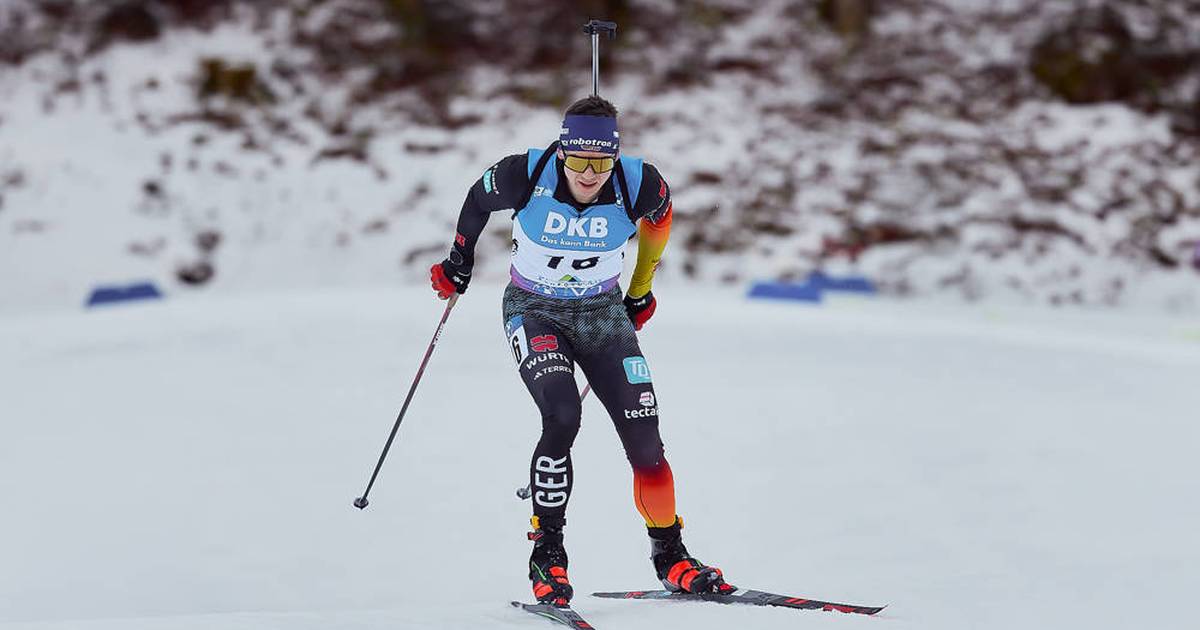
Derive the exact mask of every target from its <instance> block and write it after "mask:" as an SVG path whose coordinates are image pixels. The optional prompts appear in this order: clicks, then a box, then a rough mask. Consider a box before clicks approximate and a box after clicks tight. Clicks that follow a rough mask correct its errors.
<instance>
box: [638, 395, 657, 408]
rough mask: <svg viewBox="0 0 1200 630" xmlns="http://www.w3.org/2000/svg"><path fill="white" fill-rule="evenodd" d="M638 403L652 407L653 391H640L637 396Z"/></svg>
mask: <svg viewBox="0 0 1200 630" xmlns="http://www.w3.org/2000/svg"><path fill="white" fill-rule="evenodd" d="M638 403H639V404H641V406H643V407H653V406H654V392H642V395H641V396H640V397H638Z"/></svg>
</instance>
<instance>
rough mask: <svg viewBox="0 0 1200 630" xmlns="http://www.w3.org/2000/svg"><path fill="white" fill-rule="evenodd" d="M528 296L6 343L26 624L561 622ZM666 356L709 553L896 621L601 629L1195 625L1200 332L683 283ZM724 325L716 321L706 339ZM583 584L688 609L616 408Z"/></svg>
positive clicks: (581, 490)
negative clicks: (653, 529) (632, 478)
mask: <svg viewBox="0 0 1200 630" xmlns="http://www.w3.org/2000/svg"><path fill="white" fill-rule="evenodd" d="M499 292H500V288H499V286H498V285H496V284H488V283H480V284H479V285H478V286H475V287H473V289H472V291H471V292H470V293H469V295H468V296H467V297H466V298H465V299H464V300H462V301H461V302H460V304H459V306H458V307H457V308H456V309H455V312H454V313H453V314H452V317H451V319H450V323H449V325H448V328H447V330H446V333H445V335H444V336H443V338H442V343H441V345H440V347H439V348H438V351H437V353H436V354H435V356H434V358H433V361H432V365H431V367H430V370H429V371H428V373H427V375H426V379H425V382H424V383H423V384H422V387H421V389H420V390H419V391H418V394H417V398H416V400H415V402H414V403H413V406H412V408H411V410H410V413H409V417H408V418H407V419H406V421H405V424H404V426H403V427H402V428H401V433H400V441H399V442H398V445H397V447H396V448H394V449H393V451H392V454H391V456H390V460H389V461H388V463H387V464H386V466H385V468H384V470H383V473H382V476H381V478H380V481H379V483H378V484H377V485H376V487H375V490H374V491H373V493H372V505H371V507H370V508H368V509H367V510H366V511H363V512H360V511H359V510H356V509H354V508H352V507H351V506H350V501H351V500H352V499H353V498H354V497H355V496H357V494H358V493H360V492H361V490H362V487H363V484H364V483H365V482H366V479H367V476H368V475H369V473H370V470H371V467H372V466H373V464H374V461H375V458H376V456H377V455H378V452H379V448H380V447H381V446H382V442H383V440H384V438H385V437H386V434H387V431H388V429H389V428H390V425H391V422H392V420H393V419H394V417H395V416H394V414H395V412H396V409H397V407H398V405H399V403H400V402H401V400H402V398H403V394H404V390H405V388H406V387H407V384H408V381H409V379H410V378H411V376H412V374H413V372H414V371H415V368H416V365H417V363H418V361H419V358H420V354H421V352H422V351H423V350H424V347H425V344H426V343H427V342H428V340H429V337H430V335H431V334H432V332H433V326H434V324H435V323H436V319H437V316H438V315H439V314H440V309H441V306H440V304H439V303H437V302H436V300H434V299H432V298H431V297H430V296H429V295H428V294H427V293H426V292H425V291H418V290H393V291H365V290H364V291H358V292H354V291H336V292H326V293H311V292H310V293H297V294H276V295H271V296H264V297H258V298H237V299H233V298H224V299H214V300H186V299H185V300H176V301H172V302H167V303H162V304H156V305H147V306H139V307H129V308H118V309H113V310H104V311H98V312H93V313H89V314H62V315H54V316H47V317H32V316H26V317H16V318H7V319H0V419H2V425H3V427H4V429H3V440H0V504H2V505H3V506H4V517H3V519H2V520H0V523H2V525H0V558H2V561H0V629H3V630H16V629H18V628H20V629H22V630H24V629H33V628H36V629H39V630H68V629H69V630H117V629H120V630H143V629H144V630H149V629H154V630H199V629H201V628H204V629H214V630H242V629H251V628H253V629H256V630H257V629H260V628H278V629H282V630H298V629H308V628H312V629H314V630H316V629H321V630H328V629H332V628H339V629H359V628H363V629H365V628H389V629H395V628H478V627H497V628H549V627H551V626H550V625H549V624H548V623H547V622H543V621H541V620H538V619H536V618H532V617H528V618H527V616H525V615H523V613H519V612H517V611H514V610H511V609H509V608H508V607H507V605H506V602H507V601H508V600H510V599H514V598H526V597H527V596H528V593H527V591H528V586H527V583H526V580H525V578H524V570H523V566H524V562H525V559H526V556H527V553H528V543H527V542H526V541H525V540H524V535H523V533H524V531H525V527H526V518H527V510H528V505H527V504H524V503H522V502H520V501H518V500H516V499H515V498H514V497H513V489H514V488H515V487H516V486H518V485H520V484H521V483H522V482H523V478H524V475H525V470H526V465H527V462H528V456H529V453H530V451H531V449H532V446H533V443H534V441H535V439H536V435H537V431H538V422H537V419H536V416H535V411H534V408H533V405H532V403H531V402H530V401H529V400H528V397H527V394H526V393H525V392H524V391H523V388H522V387H521V385H520V382H519V380H518V378H517V376H516V374H515V372H514V370H513V367H512V365H511V362H510V359H509V357H508V353H507V352H506V349H505V347H504V341H503V337H502V334H501V333H500V321H499V319H500V318H499V313H498V311H499V308H498V298H499ZM660 300H661V308H660V312H659V314H658V315H657V316H656V318H655V319H654V321H653V322H651V324H650V326H649V327H648V328H647V330H646V331H645V332H644V334H643V335H642V339H643V343H644V347H645V350H646V353H647V355H648V357H649V359H650V362H651V364H652V366H653V370H654V373H655V377H656V383H657V387H658V390H659V394H660V398H661V404H662V412H663V416H662V421H663V433H664V439H665V441H666V443H667V447H668V456H669V457H670V458H671V462H672V466H673V467H674V469H675V472H676V477H677V480H678V493H679V505H680V511H681V513H682V514H683V515H684V516H685V518H686V519H687V523H688V528H687V531H686V535H687V540H688V542H689V544H690V546H691V548H692V550H693V552H695V553H696V554H697V555H698V556H699V557H700V558H702V559H704V560H706V561H709V562H713V563H715V564H719V565H720V566H721V567H723V568H724V569H725V571H726V573H727V575H728V576H730V578H731V581H733V582H734V583H737V584H739V585H743V586H750V587H756V588H762V589H771V590H779V591H787V592H792V593H795V594H799V595H809V596H813V597H821V598H829V599H841V600H846V601H853V602H861V603H868V604H876V603H878V604H885V603H886V604H890V607H889V608H888V609H887V610H886V611H885V612H884V613H882V614H881V615H880V617H879V618H865V617H858V616H848V615H840V614H834V613H820V612H797V611H787V610H774V609H765V610H760V609H745V608H727V607H718V606H705V605H688V604H678V605H665V604H657V603H653V602H621V601H599V600H593V599H591V598H587V597H580V598H579V599H578V602H577V604H578V607H579V608H580V609H581V610H583V611H584V612H585V613H586V614H587V616H588V617H589V619H590V620H591V621H592V622H593V623H594V624H595V625H596V626H597V627H598V628H601V629H609V628H626V629H636V628H646V629H650V628H662V627H664V626H668V625H672V626H677V627H689V628H728V627H745V628H834V627H837V628H850V627H854V628H867V627H879V628H884V627H886V628H889V629H893V630H899V629H901V628H903V629H909V628H912V629H918V628H919V629H921V630H943V629H944V630H952V629H953V630H959V629H961V628H996V629H1011V628H1017V627H1020V628H1089V629H1092V630H1105V629H1117V628H1132V627H1147V628H1156V629H1169V628H1187V627H1192V621H1193V620H1190V619H1188V618H1187V617H1186V616H1185V615H1186V613H1185V611H1183V610H1181V609H1180V605H1182V604H1185V603H1186V602H1189V601H1191V599H1192V597H1193V596H1194V594H1195V592H1196V591H1197V588H1198V587H1200V569H1198V568H1197V567H1200V543H1198V542H1197V539H1196V537H1195V532H1196V531H1200V507H1197V503H1196V502H1195V500H1194V498H1195V497H1196V496H1197V492H1198V491H1200V487H1198V486H1200V474H1198V473H1200V464H1197V463H1196V460H1195V458H1194V450H1195V445H1196V444H1197V443H1198V442H1197V440H1198V438H1200V428H1198V427H1197V425H1196V423H1195V421H1194V419H1195V415H1196V411H1195V410H1196V409H1197V406H1198V404H1200V393H1198V392H1197V390H1196V378H1195V375H1196V373H1197V370H1198V369H1200V322H1197V321H1195V320H1190V321H1189V320H1181V319H1165V318H1162V317H1158V316H1153V317H1151V316H1145V317H1142V316H1137V315H1132V314H1128V313H1126V314H1123V315H1115V314H1112V313H1073V314H1071V313H1047V312H1043V311H1024V310H1001V309H989V310H982V309H979V310H965V309H963V308H961V307H957V306H947V305H940V304H937V303H913V304H902V305H899V304H894V303H888V302H856V301H835V302H834V303H833V304H831V305H830V306H828V307H823V308H821V309H808V308H803V307H796V306H793V305H785V304H770V303H746V302H745V301H743V300H742V299H741V298H740V297H739V296H738V295H735V294H730V293H724V292H719V291H708V292H705V291H694V290H686V291H685V290H683V289H680V288H672V287H670V286H665V287H663V288H662V289H661V295H660ZM701 314H702V315H701ZM584 427H585V428H584V430H583V431H582V432H581V434H580V436H579V440H578V442H577V447H576V451H575V454H576V461H575V467H576V471H577V477H578V478H577V482H576V492H575V495H574V497H573V500H572V509H571V516H570V521H569V525H568V545H569V549H570V552H571V554H572V555H571V560H572V565H571V574H572V577H573V580H574V582H575V584H576V586H577V589H578V591H579V592H581V593H587V592H591V591H594V590H607V589H624V588H648V587H653V586H654V585H655V580H654V577H653V575H652V573H651V570H650V567H649V562H648V560H647V558H646V555H647V543H646V540H645V536H644V534H643V533H642V526H641V523H640V518H639V517H638V515H637V513H636V512H635V511H634V509H633V507H632V506H631V505H630V499H629V493H630V490H629V473H628V470H627V464H626V462H625V460H624V457H623V455H622V454H621V453H620V447H619V443H618V441H617V440H616V437H615V435H614V433H613V432H612V430H611V429H610V427H609V425H608V421H607V419H606V418H605V416H604V414H603V412H602V410H601V408H600V406H599V405H598V404H597V403H596V402H595V401H594V400H593V401H591V402H590V403H589V404H587V405H586V406H585V419H584Z"/></svg>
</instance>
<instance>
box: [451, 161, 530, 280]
mask: <svg viewBox="0 0 1200 630" xmlns="http://www.w3.org/2000/svg"><path fill="white" fill-rule="evenodd" d="M528 165H529V156H528V154H527V153H522V154H518V155H510V156H508V157H506V158H504V159H503V160H500V161H499V162H497V163H496V164H494V165H493V166H492V167H491V168H489V169H488V170H486V171H484V173H483V177H481V178H479V180H478V181H476V182H475V184H474V185H472V186H471V190H470V191H468V192H467V198H466V199H465V200H463V205H462V210H460V211H459V213H458V225H457V226H456V227H455V233H454V243H453V244H452V245H451V246H450V255H449V256H447V257H446V260H443V261H442V262H441V263H438V264H436V265H434V266H433V267H432V268H430V270H429V274H430V281H431V283H432V284H433V289H434V290H435V291H437V292H438V297H440V298H442V299H446V298H448V297H450V294H451V293H455V292H457V293H464V292H466V290H467V284H468V283H469V282H470V281H471V269H472V267H474V266H475V243H476V242H478V241H479V235H480V234H482V233H483V228H484V227H485V226H486V225H487V221H488V217H490V216H491V215H492V213H493V212H495V211H497V210H505V209H509V208H513V207H514V206H515V205H516V204H518V203H520V200H521V199H522V198H523V197H524V195H525V191H526V190H527V189H528V188H529V172H528Z"/></svg>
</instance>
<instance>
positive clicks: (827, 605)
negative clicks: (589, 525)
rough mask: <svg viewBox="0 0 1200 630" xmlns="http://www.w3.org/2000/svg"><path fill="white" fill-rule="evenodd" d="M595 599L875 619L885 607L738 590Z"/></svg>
mask: <svg viewBox="0 0 1200 630" xmlns="http://www.w3.org/2000/svg"><path fill="white" fill-rule="evenodd" d="M592 595H593V596H594V597H605V598H609V599H669V600H679V601H705V602H716V603H718V604H749V605H751V606H780V607H783V608H800V609H803V610H836V611H838V612H844V613H858V614H860V615H874V614H875V613H877V612H879V611H881V610H883V609H884V608H885V607H884V606H858V605H856V604H836V603H834V602H824V601H821V600H819V599H808V598H805V597H790V596H788V595H777V594H775V593H764V592H762V591H749V590H745V589H739V590H737V591H734V592H733V593H729V594H725V595H722V594H718V593H703V594H698V595H697V594H692V593H676V592H672V591H662V590H658V591H618V592H615V593H592Z"/></svg>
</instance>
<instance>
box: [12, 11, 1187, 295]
mask: <svg viewBox="0 0 1200 630" xmlns="http://www.w3.org/2000/svg"><path fill="white" fill-rule="evenodd" d="M588 17H607V18H610V19H614V20H616V21H617V22H618V23H619V24H620V31H619V33H618V38H617V39H616V40H615V41H613V42H611V43H610V42H605V43H604V46H603V50H604V55H603V60H602V67H603V72H602V93H604V94H606V95H607V96H609V97H610V98H611V99H612V100H613V101H614V102H616V103H617V105H618V107H620V108H621V110H622V123H621V124H622V130H623V132H624V133H623V137H624V138H626V139H627V147H628V150H629V151H630V152H632V153H637V154H641V155H645V156H646V157H648V158H649V159H651V160H652V161H654V162H656V163H657V164H658V165H659V167H660V169H661V170H663V172H664V173H665V174H666V176H667V177H668V178H669V180H670V181H671V183H672V188H673V191H674V194H675V196H676V199H677V202H676V210H677V217H678V219H677V229H676V231H675V233H674V234H673V243H672V246H671V248H670V250H669V255H668V258H667V260H666V261H665V262H664V268H663V276H664V278H670V279H672V280H682V279H693V280H698V281H717V282H743V281H747V280H750V279H755V278H766V277H784V278H787V277H801V276H804V275H806V274H807V273H809V272H810V271H812V270H814V269H824V270H827V271H830V272H834V273H841V272H847V271H853V272H856V273H863V274H866V275H868V276H870V277H871V278H873V279H874V280H876V281H877V282H878V283H879V284H880V285H881V286H882V287H883V288H884V289H885V290H887V291H889V292H892V293H895V294H931V293H941V292H950V293H953V294H956V295H962V296H964V297H966V298H968V299H979V298H985V297H996V298H1003V297H1017V298H1020V299H1027V300H1033V301H1039V302H1047V303H1054V304H1063V303H1082V304H1122V303H1138V304H1154V305H1160V306H1168V307H1173V308H1177V309H1185V310H1194V309H1200V291H1197V289H1196V287H1197V285H1198V283H1200V273H1198V272H1200V169H1197V168H1196V164H1197V163H1198V160H1197V157H1198V152H1200V3H1197V2H1190V1H1189V2H1179V1H1168V0H1124V1H1115V0H1114V1H1109V2H1100V1H1068V0H1005V1H1002V2H994V1H985V0H962V1H955V2H941V1H937V0H888V1H887V2H883V1H881V0H814V1H812V2H785V1H778V0H776V1H771V0H768V1H763V2H752V1H750V0H685V1H680V2H662V1H654V0H622V1H616V0H612V1H594V2H593V1H585V2H577V3H544V2H538V1H535V0H510V1H508V2H503V3H476V2H467V1H453V0H447V1H437V2H435V1H419V0H374V1H367V0H327V1H318V0H293V1H290V2H268V1H262V2H255V1H252V0H240V1H237V0H209V1H204V0H129V1H121V2H82V1H72V0H43V1H40V2H35V1H33V0H8V1H7V2H5V3H4V4H3V5H0V94H2V96H3V98H2V99H0V281H2V282H3V284H4V285H5V286H13V287H14V289H13V290H12V291H10V292H8V293H7V294H6V295H4V296H0V303H3V302H4V301H6V300H7V301H8V304H7V306H10V307H12V306H14V304H16V303H17V302H24V301H33V302H53V303H58V302H60V301H63V300H65V301H67V302H71V301H72V300H75V299H77V296H78V294H79V292H80V291H82V290H83V288H84V287H86V286H88V285H89V284H90V283H93V282H97V281H106V280H109V281H116V280H122V279H127V278H132V277H147V276H148V277H152V278H156V279H159V280H160V281H162V282H166V283H168V284H171V285H174V286H176V287H180V288H182V287H195V288H199V287H203V288H204V289H205V290H213V289H219V288H220V287H222V286H226V287H231V288H236V289H242V290H244V289H254V288H263V287H277V286H281V285H282V286H288V285H300V284H313V283H316V284H345V283H362V282H395V281H400V280H406V281H419V280H420V279H421V277H422V276H423V274H424V269H425V268H427V266H428V264H429V263H430V262H432V261H434V260H436V259H437V258H439V257H440V256H441V255H442V252H443V251H444V249H445V248H446V243H447V237H448V234H449V233H450V232H449V228H450V226H452V224H453V222H454V218H455V215H456V213H457V208H458V206H459V204H460V203H461V198H462V195H463V193H464V192H465V190H466V188H467V187H468V186H469V185H470V183H471V182H472V181H473V179H474V178H476V177H478V174H479V173H480V172H482V170H483V169H484V168H486V167H487V166H488V164H490V163H491V162H493V161H494V160H496V159H498V158H499V157H501V156H502V155H505V154H507V153H513V152H518V151H522V150H524V149H525V148H526V147H529V146H543V145H545V144H546V143H548V141H549V140H550V139H551V138H552V135H553V132H554V131H555V130H556V129H557V126H556V121H557V118H558V116H559V115H560V112H561V109H562V107H563V106H564V105H565V104H567V103H569V102H570V101H571V100H573V99H574V98H577V97H578V96H581V95H583V94H585V93H587V91H588V90H589V89H590V63H589V54H590V49H589V46H588V42H587V39H586V37H585V36H584V35H583V34H582V32H581V30H580V27H581V25H582V24H583V23H584V22H585V21H586V20H587V18H588ZM505 223H506V222H505V221H502V220H499V219H497V220H494V221H493V222H492V225H491V226H489V232H490V236H489V238H488V240H487V241H486V242H485V244H484V247H485V248H486V251H485V252H483V253H484V256H483V259H482V263H481V265H486V266H485V268H484V269H483V270H482V273H483V275H485V276H486V275H491V276H494V277H496V278H499V277H502V276H503V275H504V273H505V269H504V264H503V262H502V261H501V260H500V259H501V258H502V257H503V255H504V253H505V248H506V245H507V240H508V239H507V236H506V230H505V227H506V225H505ZM30 269H36V270H38V273H36V274H31V273H29V270H30Z"/></svg>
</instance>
